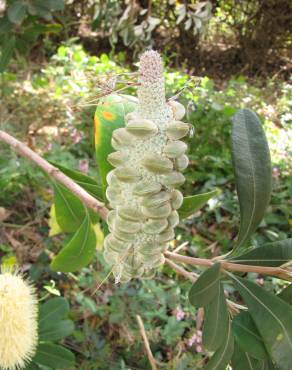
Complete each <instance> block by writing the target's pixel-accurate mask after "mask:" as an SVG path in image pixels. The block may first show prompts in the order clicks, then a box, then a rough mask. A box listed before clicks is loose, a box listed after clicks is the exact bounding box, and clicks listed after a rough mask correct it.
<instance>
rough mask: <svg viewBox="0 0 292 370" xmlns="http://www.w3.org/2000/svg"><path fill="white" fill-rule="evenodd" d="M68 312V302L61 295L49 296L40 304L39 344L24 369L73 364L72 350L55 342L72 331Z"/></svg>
mask: <svg viewBox="0 0 292 370" xmlns="http://www.w3.org/2000/svg"><path fill="white" fill-rule="evenodd" d="M68 314H69V303H68V301H67V300H66V299H64V298H62V297H56V298H51V299H49V300H48V301H46V302H45V303H43V304H41V305H40V309H39V322H38V328H39V344H38V347H37V350H36V354H35V356H34V357H33V359H32V361H31V362H30V364H28V366H27V367H26V370H38V369H42V368H43V366H46V367H49V368H53V369H69V368H72V367H73V366H74V363H75V356H74V354H73V352H71V351H70V350H68V349H67V348H65V347H64V346H62V345H60V344H57V343H56V342H59V341H60V340H63V339H64V338H66V337H68V336H69V335H71V334H72V333H73V331H74V323H73V321H72V320H69V319H67V317H68ZM40 366H41V367H40Z"/></svg>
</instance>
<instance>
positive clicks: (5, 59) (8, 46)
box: [0, 36, 15, 73]
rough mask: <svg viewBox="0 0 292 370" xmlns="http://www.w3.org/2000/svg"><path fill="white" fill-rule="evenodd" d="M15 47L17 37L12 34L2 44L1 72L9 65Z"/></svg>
mask: <svg viewBox="0 0 292 370" xmlns="http://www.w3.org/2000/svg"><path fill="white" fill-rule="evenodd" d="M14 49H15V37H14V36H12V37H10V38H9V40H8V41H7V42H6V43H5V44H4V45H2V50H1V57H0V73H1V72H3V71H4V70H5V68H6V67H7V65H8V63H9V61H10V59H11V57H12V55H13V51H14Z"/></svg>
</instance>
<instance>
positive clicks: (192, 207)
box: [178, 189, 221, 219]
mask: <svg viewBox="0 0 292 370" xmlns="http://www.w3.org/2000/svg"><path fill="white" fill-rule="evenodd" d="M220 193H221V190H220V189H214V190H212V191H209V192H208V193H203V194H197V195H191V196H189V197H185V198H184V200H183V204H182V206H181V207H180V209H179V210H178V213H179V215H180V218H181V219H182V218H187V217H189V216H191V215H193V214H194V213H196V212H197V211H198V210H199V209H200V208H202V207H203V206H204V205H205V204H206V203H207V202H208V200H210V199H211V198H213V197H216V196H217V195H219V194H220Z"/></svg>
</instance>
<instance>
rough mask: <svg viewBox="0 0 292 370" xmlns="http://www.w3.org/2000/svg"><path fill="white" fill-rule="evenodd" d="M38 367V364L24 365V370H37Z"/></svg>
mask: <svg viewBox="0 0 292 370" xmlns="http://www.w3.org/2000/svg"><path fill="white" fill-rule="evenodd" d="M39 369H40V367H39V365H38V364H36V363H34V362H30V363H29V364H28V365H26V367H25V370H39Z"/></svg>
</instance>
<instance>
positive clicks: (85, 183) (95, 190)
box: [50, 161, 103, 201]
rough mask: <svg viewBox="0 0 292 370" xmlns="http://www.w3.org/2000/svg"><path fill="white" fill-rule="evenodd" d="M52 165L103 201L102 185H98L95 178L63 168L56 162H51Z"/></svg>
mask: <svg viewBox="0 0 292 370" xmlns="http://www.w3.org/2000/svg"><path fill="white" fill-rule="evenodd" d="M50 163H51V164H52V165H53V166H55V167H57V168H59V170H61V171H62V172H63V173H64V174H65V175H67V176H68V177H70V178H71V179H72V180H74V181H75V182H76V184H78V185H80V186H81V187H82V188H83V189H85V190H86V191H87V192H88V193H89V194H91V195H92V196H93V197H95V198H96V199H99V200H101V201H103V194H102V188H101V185H100V184H98V183H97V182H96V181H95V180H94V179H93V178H91V177H89V176H87V175H85V174H84V173H82V172H79V171H76V170H71V169H70V168H67V167H64V166H61V165H60V164H58V163H56V162H52V161H50Z"/></svg>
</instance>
